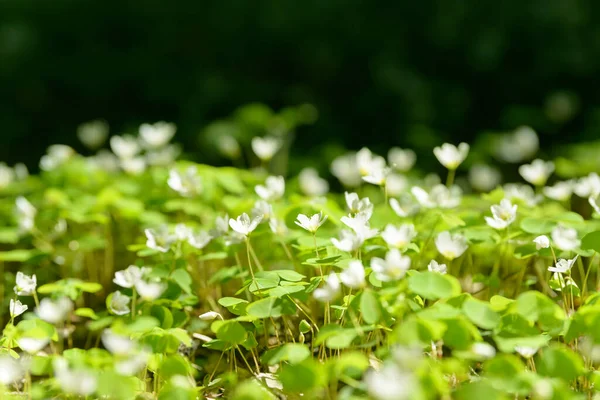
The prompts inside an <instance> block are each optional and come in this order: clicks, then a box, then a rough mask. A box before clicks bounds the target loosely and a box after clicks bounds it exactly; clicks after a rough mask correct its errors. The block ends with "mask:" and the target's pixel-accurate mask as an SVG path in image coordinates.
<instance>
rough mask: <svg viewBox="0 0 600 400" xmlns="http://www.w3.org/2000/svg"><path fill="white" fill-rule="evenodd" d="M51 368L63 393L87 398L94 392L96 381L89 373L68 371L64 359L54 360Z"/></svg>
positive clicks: (79, 370) (77, 370) (83, 370)
mask: <svg viewBox="0 0 600 400" xmlns="http://www.w3.org/2000/svg"><path fill="white" fill-rule="evenodd" d="M53 366H54V376H55V377H56V380H57V381H58V383H59V385H60V387H61V388H62V390H63V391H64V392H66V393H70V394H75V395H78V396H85V397H87V396H89V395H91V394H92V393H94V392H95V391H96V388H97V386H98V380H97V378H96V376H95V375H93V374H92V373H91V372H88V371H87V370H85V369H81V368H77V369H70V368H69V366H68V362H67V360H65V359H64V358H55V359H54V362H53Z"/></svg>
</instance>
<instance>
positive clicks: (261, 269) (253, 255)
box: [248, 238, 264, 271]
mask: <svg viewBox="0 0 600 400" xmlns="http://www.w3.org/2000/svg"><path fill="white" fill-rule="evenodd" d="M248 245H249V246H250V254H252V259H253V260H254V262H255V263H256V266H257V267H258V270H259V271H264V269H263V266H262V264H261V263H260V261H259V260H258V257H257V256H256V253H255V252H254V247H252V244H251V243H250V238H248Z"/></svg>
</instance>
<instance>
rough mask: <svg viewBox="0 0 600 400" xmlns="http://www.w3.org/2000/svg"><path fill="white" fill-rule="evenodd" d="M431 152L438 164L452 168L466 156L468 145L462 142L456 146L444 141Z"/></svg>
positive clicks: (456, 166)
mask: <svg viewBox="0 0 600 400" xmlns="http://www.w3.org/2000/svg"><path fill="white" fill-rule="evenodd" d="M433 154H435V157H436V158H437V159H438V161H439V162H440V164H442V165H443V166H444V167H446V168H448V169H449V170H454V169H456V168H458V166H459V165H460V164H462V162H463V161H465V158H467V155H468V154H469V145H468V144H467V143H464V142H463V143H461V144H459V145H458V147H456V146H454V145H452V144H450V143H444V144H443V145H442V146H441V147H436V148H434V149H433Z"/></svg>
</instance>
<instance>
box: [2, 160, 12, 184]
mask: <svg viewBox="0 0 600 400" xmlns="http://www.w3.org/2000/svg"><path fill="white" fill-rule="evenodd" d="M14 180H15V172H14V171H13V169H12V168H11V167H9V166H8V165H6V163H3V162H2V163H0V189H2V188H5V187H7V186H8V185H10V184H11V183H12V182H13V181H14Z"/></svg>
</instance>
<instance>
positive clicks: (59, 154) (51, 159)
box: [40, 144, 75, 171]
mask: <svg viewBox="0 0 600 400" xmlns="http://www.w3.org/2000/svg"><path fill="white" fill-rule="evenodd" d="M74 154H75V150H73V149H72V148H71V147H69V146H66V145H64V144H53V145H52V146H50V147H48V150H47V154H46V155H44V156H42V158H41V159H40V168H41V169H42V170H44V171H52V170H53V169H56V168H58V167H60V166H61V165H63V164H64V163H66V162H67V161H68V160H69V159H70V158H71V157H72V156H73V155H74Z"/></svg>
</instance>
